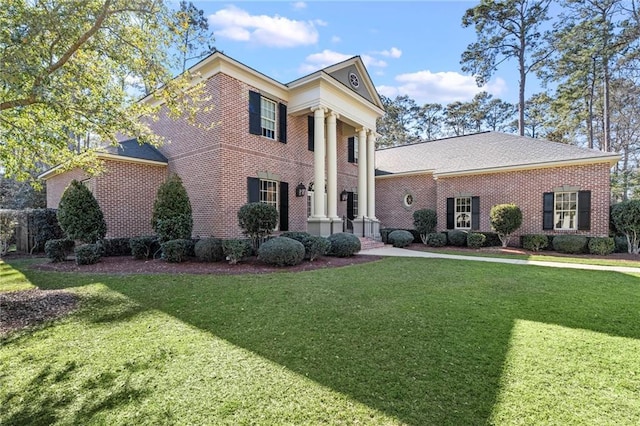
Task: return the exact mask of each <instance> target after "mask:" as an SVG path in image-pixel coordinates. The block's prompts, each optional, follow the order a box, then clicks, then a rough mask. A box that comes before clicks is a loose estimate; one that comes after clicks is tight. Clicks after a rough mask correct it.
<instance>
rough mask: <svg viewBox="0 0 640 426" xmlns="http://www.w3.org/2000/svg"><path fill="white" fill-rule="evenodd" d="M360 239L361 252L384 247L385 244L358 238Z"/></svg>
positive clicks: (370, 239) (371, 239)
mask: <svg viewBox="0 0 640 426" xmlns="http://www.w3.org/2000/svg"><path fill="white" fill-rule="evenodd" d="M358 239H359V240H360V250H370V249H374V248H382V247H384V243H383V242H382V241H376V240H374V239H373V238H367V237H358Z"/></svg>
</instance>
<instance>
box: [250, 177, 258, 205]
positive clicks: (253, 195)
mask: <svg viewBox="0 0 640 426" xmlns="http://www.w3.org/2000/svg"><path fill="white" fill-rule="evenodd" d="M259 201H260V179H258V178H253V177H248V178H247V202H249V203H257V202H259Z"/></svg>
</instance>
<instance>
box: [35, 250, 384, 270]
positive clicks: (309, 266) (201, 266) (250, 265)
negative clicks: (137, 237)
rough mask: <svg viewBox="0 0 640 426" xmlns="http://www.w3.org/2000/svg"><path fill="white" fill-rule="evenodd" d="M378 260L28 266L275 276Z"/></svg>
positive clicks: (113, 260)
mask: <svg viewBox="0 0 640 426" xmlns="http://www.w3.org/2000/svg"><path fill="white" fill-rule="evenodd" d="M379 259H381V256H363V255H355V256H352V257H321V258H319V259H316V260H314V261H313V262H309V261H304V262H302V263H301V264H300V265H296V266H287V267H277V266H271V265H266V264H265V263H263V262H261V261H259V260H258V259H257V258H255V257H250V258H247V259H246V260H244V261H242V262H241V263H238V264H236V265H230V264H229V263H227V262H214V263H209V262H206V263H205V262H198V261H187V262H182V263H169V262H165V261H164V260H160V259H155V260H135V259H133V258H131V257H128V256H120V257H103V258H102V259H101V260H100V262H98V263H96V264H95V265H82V266H78V265H76V263H75V262H73V261H66V262H60V263H48V262H47V263H40V264H36V265H31V268H33V269H37V270H40V271H55V272H86V273H107V274H224V275H237V274H269V273H274V272H301V271H312V270H314V269H325V268H336V267H341V266H348V265H357V264H360V263H367V262H372V261H376V260H379Z"/></svg>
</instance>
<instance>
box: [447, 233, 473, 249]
mask: <svg viewBox="0 0 640 426" xmlns="http://www.w3.org/2000/svg"><path fill="white" fill-rule="evenodd" d="M467 234H468V232H467V231H462V230H460V229H454V230H453V231H449V236H448V237H449V244H451V245H452V246H457V247H464V246H466V245H467Z"/></svg>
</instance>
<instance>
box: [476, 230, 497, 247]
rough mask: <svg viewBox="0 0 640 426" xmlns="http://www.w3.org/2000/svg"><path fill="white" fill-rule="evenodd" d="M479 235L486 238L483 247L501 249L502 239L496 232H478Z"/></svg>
mask: <svg viewBox="0 0 640 426" xmlns="http://www.w3.org/2000/svg"><path fill="white" fill-rule="evenodd" d="M476 233H477V234H482V235H484V237H485V240H484V244H483V245H482V246H483V247H499V246H501V245H502V241H500V237H499V236H498V234H497V233H495V232H476Z"/></svg>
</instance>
